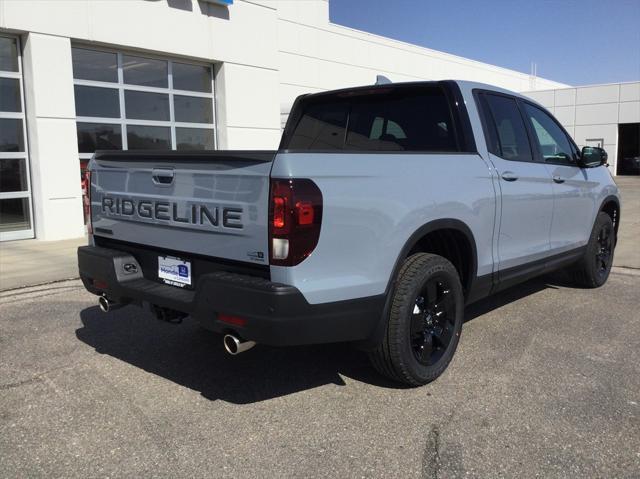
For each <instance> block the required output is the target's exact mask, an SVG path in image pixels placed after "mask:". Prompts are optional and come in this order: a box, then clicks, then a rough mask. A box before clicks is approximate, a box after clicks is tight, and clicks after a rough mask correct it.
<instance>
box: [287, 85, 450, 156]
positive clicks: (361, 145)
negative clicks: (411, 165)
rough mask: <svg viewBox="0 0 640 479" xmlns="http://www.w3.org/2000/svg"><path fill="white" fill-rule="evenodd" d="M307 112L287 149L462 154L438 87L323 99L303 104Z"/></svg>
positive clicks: (382, 91) (398, 89)
mask: <svg viewBox="0 0 640 479" xmlns="http://www.w3.org/2000/svg"><path fill="white" fill-rule="evenodd" d="M336 96H337V95H336ZM302 108H303V112H302V115H301V117H300V120H299V121H298V123H297V125H296V127H295V129H294V131H293V132H292V134H291V135H290V138H289V141H288V144H286V148H288V149H292V150H295V149H303V150H305V149H307V150H308V149H319V150H348V151H422V152H453V151H459V147H458V142H457V138H456V131H455V127H454V124H453V119H452V115H451V110H450V108H449V102H448V99H447V97H446V96H445V94H444V91H443V90H442V89H441V88H439V87H419V88H407V87H405V88H390V89H388V90H371V91H370V92H368V93H367V92H363V93H362V94H360V95H358V94H355V95H352V96H347V97H346V98H340V97H339V96H337V98H335V97H334V98H333V99H332V101H328V100H327V99H326V98H323V97H322V96H321V97H319V98H315V99H314V98H312V99H310V100H308V101H306V102H305V101H303V104H302Z"/></svg>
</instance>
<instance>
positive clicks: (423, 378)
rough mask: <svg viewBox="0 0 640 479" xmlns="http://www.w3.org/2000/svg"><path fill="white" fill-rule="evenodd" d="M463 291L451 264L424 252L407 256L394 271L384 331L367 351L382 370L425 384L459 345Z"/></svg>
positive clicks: (390, 376)
mask: <svg viewBox="0 0 640 479" xmlns="http://www.w3.org/2000/svg"><path fill="white" fill-rule="evenodd" d="M463 317H464V295H463V292H462V285H461V284H460V278H459V277H458V272H457V271H456V269H455V267H454V266H453V265H452V264H451V262H449V261H448V260H447V259H445V258H443V257H442V256H437V255H434V254H428V253H417V254H414V255H412V256H410V257H409V258H407V259H406V260H405V262H404V264H403V265H402V268H401V269H400V272H399V273H398V277H397V278H396V285H395V288H394V291H393V297H392V298H391V308H390V311H389V317H388V318H387V325H386V331H385V335H384V337H383V339H382V341H381V342H380V344H379V345H378V347H377V348H376V349H375V350H374V351H373V352H371V353H370V359H371V362H372V363H373V366H374V367H375V368H376V369H377V370H378V371H379V372H380V373H382V374H383V375H385V376H387V377H389V378H391V379H393V380H396V381H400V382H403V383H406V384H410V385H412V386H420V385H423V384H426V383H429V382H431V381H433V380H434V379H436V378H437V377H438V376H440V375H441V374H442V373H443V372H444V370H445V369H446V368H447V366H448V365H449V362H450V361H451V358H452V357H453V354H454V353H455V351H456V348H457V346H458V341H459V339H460V332H461V330H462V322H463Z"/></svg>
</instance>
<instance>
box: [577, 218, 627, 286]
mask: <svg viewBox="0 0 640 479" xmlns="http://www.w3.org/2000/svg"><path fill="white" fill-rule="evenodd" d="M615 245H616V231H615V228H614V227H613V221H612V220H611V217H610V216H609V215H608V214H606V213H602V212H600V213H598V216H597V217H596V221H595V223H594V225H593V230H592V231H591V236H590V237H589V243H587V250H586V251H585V253H584V256H583V257H582V259H580V261H578V263H577V264H576V265H575V266H574V267H573V278H574V282H575V283H576V284H577V285H578V286H582V287H584V288H599V287H600V286H602V285H603V284H604V283H606V282H607V279H608V278H609V273H610V272H611V266H612V265H613V253H614V249H615Z"/></svg>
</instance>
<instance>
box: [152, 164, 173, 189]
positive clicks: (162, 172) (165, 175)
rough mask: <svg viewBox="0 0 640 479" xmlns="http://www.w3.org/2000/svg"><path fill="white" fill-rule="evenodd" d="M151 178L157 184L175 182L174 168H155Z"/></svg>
mask: <svg viewBox="0 0 640 479" xmlns="http://www.w3.org/2000/svg"><path fill="white" fill-rule="evenodd" d="M151 178H152V179H153V182H154V183H155V184H156V185H164V186H166V185H170V184H171V183H173V169H171V168H154V169H153V170H152V171H151Z"/></svg>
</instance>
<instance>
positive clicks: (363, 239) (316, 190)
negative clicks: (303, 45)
mask: <svg viewBox="0 0 640 479" xmlns="http://www.w3.org/2000/svg"><path fill="white" fill-rule="evenodd" d="M606 161H607V156H606V153H605V152H604V151H603V150H601V149H599V148H593V147H585V148H582V150H580V149H579V148H578V147H577V146H576V144H575V142H574V141H573V140H572V139H571V137H570V136H569V135H568V134H567V132H566V131H565V130H564V129H563V128H562V126H561V125H560V124H559V123H558V122H557V121H556V120H555V119H554V117H553V116H552V115H551V114H549V112H548V111H546V110H545V109H544V108H542V107H541V106H540V105H538V104H536V103H535V102H533V101H531V100H530V99H528V98H525V97H523V96H520V95H518V94H515V93H512V92H509V91H505V90H501V89H499V88H495V87H492V86H488V85H483V84H477V83H470V82H463V81H439V82H418V83H399V84H387V85H376V86H367V87H360V88H349V89H344V90H337V91H329V92H324V93H318V94H313V95H305V96H302V97H300V98H298V99H297V100H296V102H295V104H294V106H293V109H292V112H291V115H290V117H289V120H288V122H287V125H286V128H285V130H284V133H283V137H282V141H281V144H280V147H279V149H278V150H277V151H206V152H205V151H198V152H181V151H163V152H160V151H144V152H133V151H115V152H114V151H102V152H97V153H96V154H95V156H94V158H93V159H92V160H91V162H90V164H89V171H88V175H89V176H90V177H89V178H88V181H89V183H90V188H89V200H88V201H89V202H90V211H91V222H90V225H89V229H90V236H89V243H90V244H89V245H88V246H85V247H81V248H80V249H79V250H78V262H79V269H80V275H81V278H82V281H83V282H84V285H85V287H86V288H87V290H89V291H90V292H91V293H94V294H96V295H98V296H99V297H100V298H99V303H100V305H101V307H102V309H103V310H104V311H109V310H110V309H112V308H114V307H117V306H121V305H127V304H135V305H139V306H144V307H147V308H149V309H150V310H151V311H153V312H154V313H155V314H156V315H157V316H158V317H159V318H163V319H167V320H172V319H178V318H182V317H183V316H186V315H191V316H192V317H193V318H194V319H196V320H197V321H199V322H200V323H201V324H202V325H203V326H204V327H205V328H208V329H210V330H213V331H216V332H219V333H222V334H224V335H225V336H224V345H225V347H226V349H227V350H228V351H229V352H230V353H232V354H237V353H239V352H242V351H245V350H247V349H249V348H250V347H251V346H253V345H254V344H256V343H263V344H267V345H273V346H286V345H300V344H313V343H328V342H339V341H349V342H353V343H355V344H356V345H357V346H358V347H360V348H362V349H364V350H366V351H368V353H369V355H370V357H371V360H372V363H373V365H374V366H375V367H376V369H378V370H379V371H380V372H381V373H383V374H385V375H386V376H388V377H390V378H392V379H394V380H397V381H401V382H404V383H408V384H412V385H421V384H425V383H427V382H429V381H432V380H434V379H435V378H436V377H438V376H439V375H440V374H441V373H442V372H443V371H444V370H445V368H446V367H447V365H448V364H449V362H450V361H451V358H452V356H453V354H454V352H455V350H456V347H457V345H458V341H459V337H460V332H461V329H462V323H463V316H464V308H465V305H467V304H470V303H472V302H474V301H477V300H478V299H480V298H483V297H486V296H488V295H489V294H492V293H495V292H497V291H499V290H502V289H504V288H507V287H509V286H512V285H515V284H517V283H519V282H522V281H524V280H527V279H528V278H531V277H534V276H536V275H540V274H542V273H545V272H548V271H551V270H555V269H559V268H567V269H568V270H570V271H571V273H572V274H573V277H574V278H575V280H576V282H577V284H579V285H581V286H583V287H590V288H592V287H598V286H600V285H602V284H603V283H604V282H605V281H606V280H607V277H608V275H609V272H610V269H611V265H612V261H613V252H614V247H615V244H616V232H617V229H618V225H619V223H620V200H619V195H618V189H617V187H616V185H615V183H614V181H613V179H612V177H611V175H610V173H609V171H608V169H607V168H606V166H605V165H606Z"/></svg>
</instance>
